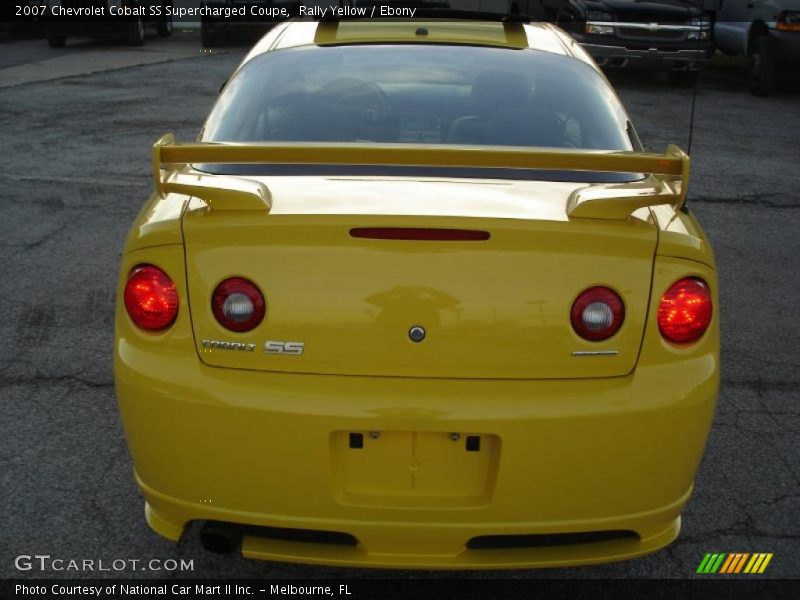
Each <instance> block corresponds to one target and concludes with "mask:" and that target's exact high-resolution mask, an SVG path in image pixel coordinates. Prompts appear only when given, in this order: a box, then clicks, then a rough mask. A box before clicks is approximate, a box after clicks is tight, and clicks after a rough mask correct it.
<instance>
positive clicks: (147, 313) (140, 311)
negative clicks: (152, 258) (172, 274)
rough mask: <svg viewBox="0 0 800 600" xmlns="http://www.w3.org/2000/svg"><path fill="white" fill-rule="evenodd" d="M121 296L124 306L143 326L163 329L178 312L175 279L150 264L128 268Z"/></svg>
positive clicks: (170, 323) (171, 321) (152, 329)
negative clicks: (128, 272) (128, 271)
mask: <svg viewBox="0 0 800 600" xmlns="http://www.w3.org/2000/svg"><path fill="white" fill-rule="evenodd" d="M124 299H125V310H127V311H128V315H129V316H130V318H131V320H132V321H133V322H134V323H135V324H136V325H137V326H139V327H141V328H142V329H147V330H149V331H160V330H162V329H166V328H167V327H169V326H170V325H172V324H173V323H174V322H175V318H176V317H177V316H178V290H177V288H176V287H175V283H174V282H173V281H172V279H170V278H169V275H167V274H166V273H164V271H162V270H161V269H159V268H158V267H154V266H153V265H139V266H138V267H136V268H134V269H133V270H132V271H131V272H130V274H129V275H128V282H127V283H126V284H125V297H124Z"/></svg>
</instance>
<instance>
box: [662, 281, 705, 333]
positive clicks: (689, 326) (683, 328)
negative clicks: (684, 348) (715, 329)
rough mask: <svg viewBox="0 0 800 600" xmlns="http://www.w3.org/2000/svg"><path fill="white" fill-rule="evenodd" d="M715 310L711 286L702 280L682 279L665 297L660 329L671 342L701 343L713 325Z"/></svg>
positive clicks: (663, 298) (663, 297)
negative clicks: (712, 318) (709, 289)
mask: <svg viewBox="0 0 800 600" xmlns="http://www.w3.org/2000/svg"><path fill="white" fill-rule="evenodd" d="M712 314H713V307H712V305H711V293H710V292H709V291H708V286H707V285H706V284H705V282H704V281H702V280H700V279H693V278H687V279H681V280H680V281H677V282H675V283H674V284H673V285H672V287H671V288H669V289H668V290H667V292H666V293H665V294H664V295H663V296H662V297H661V302H660V303H659V305H658V329H659V330H660V331H661V335H663V336H664V338H665V339H667V340H669V341H670V342H675V343H676V344H686V343H689V342H694V341H697V340H699V339H700V338H701V337H702V336H703V334H704V333H705V332H706V329H708V326H709V324H710V323H711V316H712Z"/></svg>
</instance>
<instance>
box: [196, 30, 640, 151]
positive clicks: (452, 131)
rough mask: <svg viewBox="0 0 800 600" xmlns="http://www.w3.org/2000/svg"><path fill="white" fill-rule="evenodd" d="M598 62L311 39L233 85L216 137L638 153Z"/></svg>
mask: <svg viewBox="0 0 800 600" xmlns="http://www.w3.org/2000/svg"><path fill="white" fill-rule="evenodd" d="M626 125H627V117H626V115H625V112H624V110H623V109H622V107H621V106H620V104H619V102H618V100H617V99H616V96H615V95H614V94H613V92H612V91H611V90H610V88H609V86H608V84H607V83H606V82H605V80H604V79H603V78H602V77H601V76H600V75H599V74H598V73H597V72H595V71H594V69H592V68H591V67H590V66H588V65H586V64H584V63H582V62H580V61H578V60H575V59H572V58H569V57H565V56H560V55H556V54H551V53H548V52H543V51H538V50H509V49H500V48H488V47H476V46H444V45H433V44H431V45H350V46H338V47H317V46H307V47H299V48H290V49H285V50H278V51H274V52H268V53H265V54H262V55H260V56H258V57H256V58H254V59H253V60H251V61H250V62H248V63H247V64H246V65H244V66H243V67H242V69H240V70H239V72H238V73H236V75H235V76H234V77H233V79H232V80H231V81H230V83H229V84H228V85H227V87H226V88H225V91H224V92H223V94H222V95H221V97H220V99H219V101H218V102H217V104H216V106H215V107H214V109H213V111H212V113H211V115H210V116H209V119H208V121H207V122H206V126H205V128H204V131H203V134H202V140H203V141H206V142H268V141H269V142H280V141H283V142H365V143H368V142H382V143H415V144H452V145H472V144H491V145H499V146H540V147H554V148H581V149H601V150H631V149H632V147H631V142H630V139H629V138H628V135H627V129H626Z"/></svg>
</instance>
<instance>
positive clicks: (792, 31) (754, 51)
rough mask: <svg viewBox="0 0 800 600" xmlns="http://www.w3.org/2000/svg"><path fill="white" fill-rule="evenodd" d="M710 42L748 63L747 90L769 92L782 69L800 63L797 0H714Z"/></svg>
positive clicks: (798, 8)
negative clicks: (748, 88)
mask: <svg viewBox="0 0 800 600" xmlns="http://www.w3.org/2000/svg"><path fill="white" fill-rule="evenodd" d="M715 1H716V2H717V5H716V7H715V9H716V10H715V20H714V43H715V45H716V47H717V48H718V49H719V50H721V51H722V52H724V53H725V54H729V55H745V56H747V57H748V58H749V62H750V75H749V80H750V91H751V92H753V94H755V95H757V96H766V95H769V94H770V93H772V92H773V91H774V89H775V86H776V85H777V83H778V81H779V79H780V72H781V69H782V68H786V67H792V66H794V67H795V68H797V67H798V66H800V0H715Z"/></svg>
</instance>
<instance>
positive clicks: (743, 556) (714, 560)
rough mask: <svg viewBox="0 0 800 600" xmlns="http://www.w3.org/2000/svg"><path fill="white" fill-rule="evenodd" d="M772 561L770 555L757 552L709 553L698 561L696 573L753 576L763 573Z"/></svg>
mask: <svg viewBox="0 0 800 600" xmlns="http://www.w3.org/2000/svg"><path fill="white" fill-rule="evenodd" d="M771 560H772V553H771V552H770V553H767V552H757V553H754V554H751V553H749V552H733V553H725V552H713V553H712V552H709V553H708V554H706V555H705V556H704V557H703V560H702V561H700V566H698V567H697V573H701V574H715V573H718V574H720V575H722V574H724V575H731V574H736V573H746V574H750V575H755V574H756V573H763V572H764V571H765V570H766V568H767V565H768V564H769V561H771Z"/></svg>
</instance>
